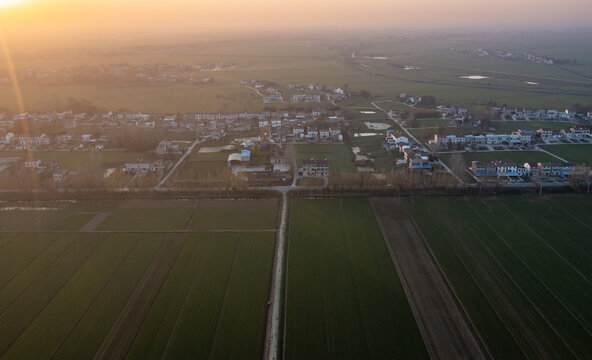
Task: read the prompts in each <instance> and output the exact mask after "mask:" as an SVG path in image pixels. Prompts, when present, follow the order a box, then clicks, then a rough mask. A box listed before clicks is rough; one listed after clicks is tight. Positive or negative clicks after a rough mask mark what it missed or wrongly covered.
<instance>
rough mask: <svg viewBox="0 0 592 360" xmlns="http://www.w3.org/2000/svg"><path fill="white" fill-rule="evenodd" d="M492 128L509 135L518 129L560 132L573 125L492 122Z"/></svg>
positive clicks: (561, 123) (539, 122)
mask: <svg viewBox="0 0 592 360" xmlns="http://www.w3.org/2000/svg"><path fill="white" fill-rule="evenodd" d="M491 124H492V125H491V126H492V127H493V128H495V129H496V131H497V132H499V133H510V132H512V131H516V130H518V129H530V130H538V129H541V128H549V129H553V130H561V129H566V128H569V127H572V126H574V125H575V123H568V122H555V121H553V122H552V121H509V120H508V121H493V122H492V123H491Z"/></svg>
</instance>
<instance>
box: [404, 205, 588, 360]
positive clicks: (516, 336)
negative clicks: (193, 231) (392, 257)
mask: <svg viewBox="0 0 592 360" xmlns="http://www.w3.org/2000/svg"><path fill="white" fill-rule="evenodd" d="M408 206H409V209H410V210H411V213H412V215H413V217H414V219H415V221H416V223H417V225H418V226H419V228H420V229H421V231H422V233H423V235H424V236H425V238H426V240H427V241H428V243H429V245H430V247H431V248H432V251H433V252H434V253H435V255H436V258H437V260H438V262H439V263H440V265H441V266H442V269H443V271H444V273H445V275H446V277H447V278H448V281H449V282H450V283H451V285H452V286H453V288H454V290H455V292H456V294H457V295H458V297H459V300H460V301H461V303H462V304H463V306H464V308H465V309H466V310H467V312H468V315H469V316H470V318H471V320H472V322H473V324H474V325H475V326H476V328H477V331H478V332H479V334H480V336H481V338H482V339H483V340H484V342H485V344H486V346H487V348H488V350H489V352H490V353H491V354H492V355H493V356H494V357H495V358H499V359H519V358H531V359H532V358H543V357H553V358H561V359H572V358H574V359H575V358H580V359H584V358H589V357H590V354H592V337H591V335H590V334H591V332H590V331H591V329H592V305H591V304H592V285H591V283H590V278H591V276H592V266H591V264H592V246H591V245H592V243H590V239H592V228H591V227H590V222H589V220H590V216H591V214H592V203H591V202H590V199H586V200H581V199H579V198H577V197H575V196H571V195H562V196H554V197H548V198H534V197H508V198H490V199H487V198H483V199H481V198H435V197H430V198H413V199H409V200H408Z"/></svg>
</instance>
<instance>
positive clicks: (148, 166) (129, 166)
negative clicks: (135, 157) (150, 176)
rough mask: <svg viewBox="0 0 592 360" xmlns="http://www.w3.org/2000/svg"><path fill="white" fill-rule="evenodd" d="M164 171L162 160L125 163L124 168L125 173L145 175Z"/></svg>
mask: <svg viewBox="0 0 592 360" xmlns="http://www.w3.org/2000/svg"><path fill="white" fill-rule="evenodd" d="M163 170H164V163H163V161H162V160H157V161H153V162H150V161H143V160H139V161H137V162H133V163H125V164H124V166H123V172H124V173H131V174H138V175H144V174H147V173H149V172H154V173H157V172H161V171H163Z"/></svg>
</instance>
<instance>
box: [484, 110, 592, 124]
mask: <svg viewBox="0 0 592 360" xmlns="http://www.w3.org/2000/svg"><path fill="white" fill-rule="evenodd" d="M491 112H492V113H493V115H494V116H495V117H499V118H502V119H513V120H560V121H592V112H588V113H578V112H576V111H573V110H564V111H559V110H553V109H551V110H544V109H538V110H536V109H517V108H510V107H499V106H494V107H492V108H491Z"/></svg>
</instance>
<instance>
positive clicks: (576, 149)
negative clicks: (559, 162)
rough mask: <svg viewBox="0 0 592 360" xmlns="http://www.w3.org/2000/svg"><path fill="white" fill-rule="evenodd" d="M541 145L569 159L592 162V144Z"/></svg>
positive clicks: (586, 162)
mask: <svg viewBox="0 0 592 360" xmlns="http://www.w3.org/2000/svg"><path fill="white" fill-rule="evenodd" d="M541 147H542V148H543V149H545V150H547V151H548V152H550V153H553V154H555V155H557V156H559V157H561V158H563V159H565V160H567V161H576V162H580V163H584V164H588V165H590V164H592V144H565V145H547V146H544V145H543V146H541Z"/></svg>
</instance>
